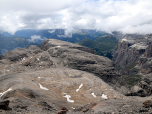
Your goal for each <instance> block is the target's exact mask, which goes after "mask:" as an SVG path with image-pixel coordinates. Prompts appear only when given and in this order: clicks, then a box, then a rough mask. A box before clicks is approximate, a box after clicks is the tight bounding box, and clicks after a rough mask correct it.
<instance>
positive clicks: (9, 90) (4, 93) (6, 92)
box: [0, 88, 12, 97]
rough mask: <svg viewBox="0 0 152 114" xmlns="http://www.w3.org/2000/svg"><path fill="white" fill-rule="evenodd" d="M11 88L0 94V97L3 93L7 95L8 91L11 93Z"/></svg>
mask: <svg viewBox="0 0 152 114" xmlns="http://www.w3.org/2000/svg"><path fill="white" fill-rule="evenodd" d="M11 90H12V88H9V89H8V90H6V91H4V92H3V93H0V97H2V96H3V95H4V94H5V93H7V92H8V91H11Z"/></svg>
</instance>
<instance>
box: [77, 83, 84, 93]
mask: <svg viewBox="0 0 152 114" xmlns="http://www.w3.org/2000/svg"><path fill="white" fill-rule="evenodd" d="M82 86H83V84H81V85H80V86H79V88H78V89H77V90H76V92H78V91H79V90H80V89H81V87H82Z"/></svg>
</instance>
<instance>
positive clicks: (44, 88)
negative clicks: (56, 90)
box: [39, 83, 49, 90]
mask: <svg viewBox="0 0 152 114" xmlns="http://www.w3.org/2000/svg"><path fill="white" fill-rule="evenodd" d="M39 85H40V88H41V89H43V90H49V89H48V88H46V87H43V86H42V85H41V84H40V83H39Z"/></svg>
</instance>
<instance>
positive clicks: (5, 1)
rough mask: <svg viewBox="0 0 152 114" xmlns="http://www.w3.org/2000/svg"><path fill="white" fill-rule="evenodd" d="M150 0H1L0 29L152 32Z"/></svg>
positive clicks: (69, 31)
mask: <svg viewBox="0 0 152 114" xmlns="http://www.w3.org/2000/svg"><path fill="white" fill-rule="evenodd" d="M151 4H152V1H151V0H144V1H143V0H64V1H63V0H1V1H0V14H1V15H0V31H7V32H10V33H12V34H13V33H15V31H17V30H21V29H56V28H62V29H67V30H66V32H65V36H70V35H71V32H72V31H73V30H75V29H97V30H103V31H107V32H112V31H116V30H118V31H122V32H124V33H143V34H145V33H152V29H151V28H152V7H151Z"/></svg>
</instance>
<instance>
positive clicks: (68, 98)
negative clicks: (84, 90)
mask: <svg viewBox="0 0 152 114" xmlns="http://www.w3.org/2000/svg"><path fill="white" fill-rule="evenodd" d="M63 97H66V98H67V101H68V102H71V103H74V100H71V99H70V98H71V96H70V95H66V96H63Z"/></svg>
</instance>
